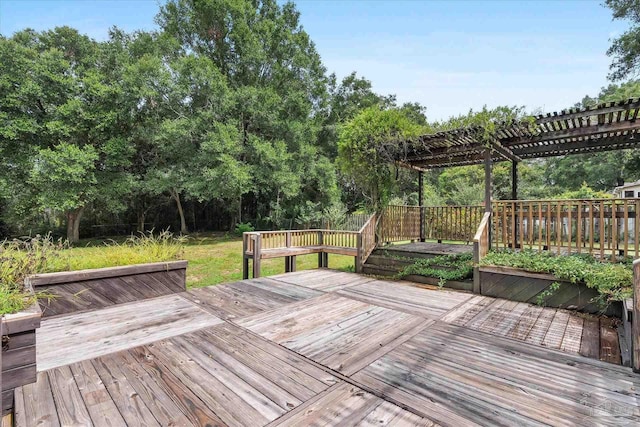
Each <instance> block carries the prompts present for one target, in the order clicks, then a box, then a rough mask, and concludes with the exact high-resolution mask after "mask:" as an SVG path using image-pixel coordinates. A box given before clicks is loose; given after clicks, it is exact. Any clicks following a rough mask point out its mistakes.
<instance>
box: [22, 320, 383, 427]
mask: <svg viewBox="0 0 640 427" xmlns="http://www.w3.org/2000/svg"><path fill="white" fill-rule="evenodd" d="M246 334H247V332H246V331H243V330H242V329H240V328H238V327H236V326H232V325H218V326H214V327H211V328H207V329H201V330H199V331H197V332H193V333H186V334H183V335H181V336H179V337H172V338H168V339H164V340H161V341H156V342H154V343H151V344H147V345H144V346H141V347H136V348H132V349H129V350H127V351H122V352H118V353H113V354H109V355H106V356H101V357H98V358H95V359H93V360H85V361H82V362H77V363H74V364H71V365H69V366H63V367H57V368H53V369H51V370H48V371H46V372H40V373H39V374H38V382H37V383H36V384H33V385H31V386H25V387H23V388H21V389H20V393H24V397H23V398H21V401H20V403H21V406H20V408H22V407H25V406H26V410H25V411H24V412H25V415H26V421H25V423H26V424H25V423H19V424H18V425H19V426H32V425H63V426H66V425H96V426H112V425H130V426H133V425H147V426H148V425H163V426H165V425H173V426H191V425H194V426H195V425H210V426H215V425H220V426H222V425H237V426H261V425H265V424H268V423H269V422H271V421H273V420H275V419H277V418H279V417H280V416H281V415H283V414H285V413H286V412H288V411H291V410H292V409H295V408H296V407H299V406H300V405H301V404H302V403H303V402H305V401H307V400H309V399H311V398H312V397H314V396H316V395H317V394H319V393H322V392H323V391H324V390H326V389H328V388H329V387H331V386H332V385H334V384H336V383H337V382H338V380H337V379H336V378H335V377H334V376H332V375H331V374H329V373H327V372H326V371H325V370H322V369H320V368H318V367H316V366H315V365H313V364H310V363H309V362H307V361H306V360H305V359H304V358H302V357H300V356H298V355H295V354H294V353H292V352H289V351H287V350H285V349H283V348H282V347H279V346H278V345H277V344H274V343H270V342H268V341H265V340H262V339H260V338H256V337H255V336H251V337H248V336H247V335H246ZM381 402H382V400H380V402H378V403H381ZM391 410H392V408H390V411H391Z"/></svg>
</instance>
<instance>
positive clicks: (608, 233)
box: [493, 199, 640, 259]
mask: <svg viewBox="0 0 640 427" xmlns="http://www.w3.org/2000/svg"><path fill="white" fill-rule="evenodd" d="M493 230H494V233H493V243H494V245H495V247H496V248H528V249H538V250H551V251H555V252H557V253H558V254H561V253H562V254H571V253H591V254H593V255H599V256H600V258H601V259H604V258H606V257H611V258H615V257H616V256H618V255H623V256H634V257H639V256H640V199H592V200H533V201H520V200H515V201H513V200H507V201H497V202H494V203H493Z"/></svg>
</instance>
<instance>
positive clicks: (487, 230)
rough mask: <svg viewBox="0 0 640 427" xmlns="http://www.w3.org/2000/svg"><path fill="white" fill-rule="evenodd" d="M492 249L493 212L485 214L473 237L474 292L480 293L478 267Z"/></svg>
mask: <svg viewBox="0 0 640 427" xmlns="http://www.w3.org/2000/svg"><path fill="white" fill-rule="evenodd" d="M490 248H491V212H485V213H484V216H483V217H482V221H480V225H479V226H478V229H477V230H476V234H475V236H473V268H474V271H473V292H474V293H477V294H479V293H480V272H479V271H478V266H479V264H480V261H481V260H482V258H484V257H485V256H486V255H487V253H488V252H489V249H490Z"/></svg>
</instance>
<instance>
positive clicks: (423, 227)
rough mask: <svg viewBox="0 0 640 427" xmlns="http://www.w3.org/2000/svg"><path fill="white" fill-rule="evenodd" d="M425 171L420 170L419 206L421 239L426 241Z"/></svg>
mask: <svg viewBox="0 0 640 427" xmlns="http://www.w3.org/2000/svg"><path fill="white" fill-rule="evenodd" d="M423 204H424V173H423V172H422V171H418V206H419V207H420V241H421V242H424V241H425V235H426V233H425V224H424V206H423Z"/></svg>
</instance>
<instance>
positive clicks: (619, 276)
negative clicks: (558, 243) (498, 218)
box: [481, 250, 633, 305]
mask: <svg viewBox="0 0 640 427" xmlns="http://www.w3.org/2000/svg"><path fill="white" fill-rule="evenodd" d="M481 264H482V265H497V266H505V267H513V268H519V269H523V270H526V271H530V272H534V273H550V274H553V275H554V276H556V277H557V278H558V279H562V280H566V281H569V282H571V283H578V282H584V283H586V285H587V286H588V287H590V288H594V289H596V290H597V291H598V292H599V294H600V298H599V302H601V303H602V304H604V305H606V304H608V303H610V302H612V301H622V300H624V299H626V298H629V297H631V296H632V295H633V290H632V283H633V270H632V266H631V263H630V261H629V260H628V259H621V260H620V262H617V263H607V262H601V261H598V260H597V259H595V258H594V257H593V256H591V255H580V254H574V255H570V256H556V255H554V254H552V253H550V252H538V251H531V250H523V251H518V252H515V251H511V250H501V251H492V252H489V254H487V256H486V257H485V258H483V259H482V262H481Z"/></svg>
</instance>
